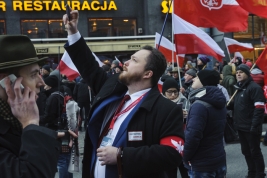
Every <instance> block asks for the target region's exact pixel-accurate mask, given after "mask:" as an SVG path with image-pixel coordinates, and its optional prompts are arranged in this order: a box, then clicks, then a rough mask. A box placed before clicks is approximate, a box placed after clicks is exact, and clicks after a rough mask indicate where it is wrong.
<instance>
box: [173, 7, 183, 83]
mask: <svg viewBox="0 0 267 178" xmlns="http://www.w3.org/2000/svg"><path fill="white" fill-rule="evenodd" d="M171 4H172V3H171ZM173 13H174V6H173V4H172V14H173ZM172 35H174V33H173V24H172ZM172 39H173V38H172ZM172 44H174V43H172ZM173 48H174V45H173ZM173 51H174V50H173ZM176 52H177V51H176ZM172 54H173V52H172ZM175 56H176V62H177V68H178V76H179V85H180V87H182V80H181V73H180V65H179V57H178V55H177V54H176V55H175Z"/></svg>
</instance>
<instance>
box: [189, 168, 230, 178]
mask: <svg viewBox="0 0 267 178" xmlns="http://www.w3.org/2000/svg"><path fill="white" fill-rule="evenodd" d="M188 175H189V176H190V178H224V176H225V175H226V166H223V167H221V168H219V169H217V170H215V171H211V172H197V171H191V170H188Z"/></svg>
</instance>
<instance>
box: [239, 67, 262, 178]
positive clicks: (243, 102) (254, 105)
mask: <svg viewBox="0 0 267 178" xmlns="http://www.w3.org/2000/svg"><path fill="white" fill-rule="evenodd" d="M236 79H237V84H236V85H235V88H236V89H237V93H236V95H235V98H234V123H235V125H236V128H237V130H238V135H239V139H240V144H241V150H242V154H243V155H244V156H245V159H246V162H247V166H248V176H247V178H254V177H256V178H261V177H265V173H264V169H265V164H264V159H263V156H262V152H261V148H260V138H261V133H262V123H263V121H264V103H265V97H264V94H263V90H262V89H261V87H260V86H259V85H258V84H256V83H255V82H254V81H253V80H252V78H251V76H250V71H249V67H248V66H247V65H245V64H240V65H239V66H238V67H237V68H236Z"/></svg>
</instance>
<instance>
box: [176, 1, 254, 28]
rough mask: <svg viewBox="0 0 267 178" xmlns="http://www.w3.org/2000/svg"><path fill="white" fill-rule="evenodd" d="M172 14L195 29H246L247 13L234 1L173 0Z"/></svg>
mask: <svg viewBox="0 0 267 178" xmlns="http://www.w3.org/2000/svg"><path fill="white" fill-rule="evenodd" d="M244 1H247V0H244ZM250 1H252V0H250ZM174 13H175V14H176V15H178V16H179V17H181V18H182V19H184V20H186V21H187V22H189V23H191V24H193V25H195V26H197V27H207V28H210V27H216V28H217V29H218V30H220V31H222V32H240V31H245V30H247V27H248V14H249V13H248V12H247V11H245V10H244V9H243V8H241V7H240V6H239V4H238V3H237V2H236V1H235V0H174Z"/></svg>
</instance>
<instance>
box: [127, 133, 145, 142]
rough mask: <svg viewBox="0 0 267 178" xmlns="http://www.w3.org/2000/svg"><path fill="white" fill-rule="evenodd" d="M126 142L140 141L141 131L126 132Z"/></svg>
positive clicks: (141, 137) (141, 138)
mask: <svg viewBox="0 0 267 178" xmlns="http://www.w3.org/2000/svg"><path fill="white" fill-rule="evenodd" d="M128 140H129V141H142V140H143V132H142V131H135V132H128Z"/></svg>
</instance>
